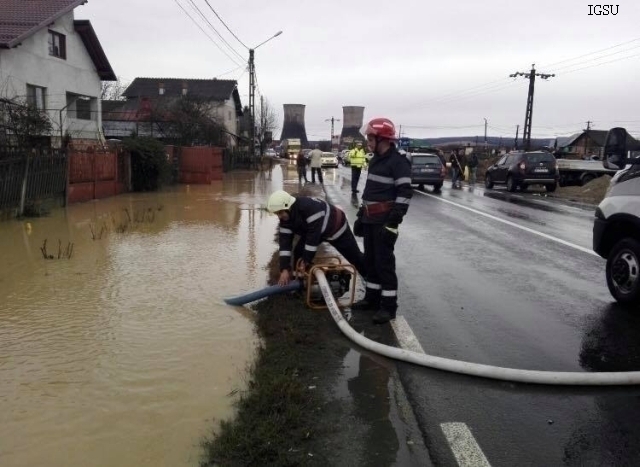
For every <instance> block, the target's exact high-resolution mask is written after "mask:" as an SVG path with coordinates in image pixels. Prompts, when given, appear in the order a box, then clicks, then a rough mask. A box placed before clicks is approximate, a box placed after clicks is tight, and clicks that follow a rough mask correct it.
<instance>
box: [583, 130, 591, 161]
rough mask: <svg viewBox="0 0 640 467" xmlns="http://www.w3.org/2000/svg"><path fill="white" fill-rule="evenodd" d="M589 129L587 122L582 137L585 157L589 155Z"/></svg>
mask: <svg viewBox="0 0 640 467" xmlns="http://www.w3.org/2000/svg"><path fill="white" fill-rule="evenodd" d="M590 129H591V121H587V129H586V130H585V135H584V155H585V157H586V156H587V154H589V130H590Z"/></svg>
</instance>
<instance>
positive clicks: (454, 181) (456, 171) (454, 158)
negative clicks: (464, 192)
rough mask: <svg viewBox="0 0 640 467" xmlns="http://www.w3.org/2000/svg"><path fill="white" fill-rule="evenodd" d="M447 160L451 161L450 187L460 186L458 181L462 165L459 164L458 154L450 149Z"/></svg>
mask: <svg viewBox="0 0 640 467" xmlns="http://www.w3.org/2000/svg"><path fill="white" fill-rule="evenodd" d="M449 162H450V163H451V188H462V184H461V182H460V178H461V177H462V166H461V165H460V159H459V158H458V155H457V154H456V153H455V152H454V151H452V152H451V156H449Z"/></svg>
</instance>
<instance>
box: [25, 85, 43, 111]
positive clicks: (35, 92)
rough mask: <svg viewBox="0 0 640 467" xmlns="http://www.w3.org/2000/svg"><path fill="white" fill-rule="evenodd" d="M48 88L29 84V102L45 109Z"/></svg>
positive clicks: (40, 108) (37, 107)
mask: <svg viewBox="0 0 640 467" xmlns="http://www.w3.org/2000/svg"><path fill="white" fill-rule="evenodd" d="M45 94H46V88H43V87H40V86H33V85H32V84H27V104H29V105H30V106H31V107H34V108H36V109H39V110H44V109H45V100H44V96H45Z"/></svg>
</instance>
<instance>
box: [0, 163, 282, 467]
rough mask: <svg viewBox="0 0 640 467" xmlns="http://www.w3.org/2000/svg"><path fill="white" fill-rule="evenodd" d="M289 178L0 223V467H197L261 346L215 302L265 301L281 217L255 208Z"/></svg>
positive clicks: (247, 315)
mask: <svg viewBox="0 0 640 467" xmlns="http://www.w3.org/2000/svg"><path fill="white" fill-rule="evenodd" d="M284 176H286V174H283V173H282V172H281V171H280V170H279V168H278V169H277V170H274V171H273V172H272V174H264V173H257V172H239V173H232V174H226V175H225V180H224V181H223V182H215V183H214V184H212V185H211V186H185V185H179V186H177V187H174V188H170V189H169V190H168V191H165V192H162V193H146V194H131V195H122V196H119V197H115V198H111V199H106V200H100V201H95V202H90V203H85V204H80V205H73V206H70V207H69V208H67V209H66V210H64V209H59V210H57V211H54V212H52V213H51V215H50V216H48V217H43V218H38V219H28V220H27V221H11V222H4V223H0V258H1V264H2V267H1V269H0V465H2V466H11V467H21V466H36V465H47V466H65V467H74V466H86V465H92V466H114V465H118V466H176V465H197V462H198V460H199V457H200V446H199V444H200V442H201V441H202V439H203V438H204V437H205V436H208V435H209V434H210V432H211V429H212V428H213V427H214V423H216V422H217V421H219V420H220V419H227V418H230V417H231V416H232V414H233V408H232V403H233V401H234V394H235V393H236V392H237V390H239V389H242V388H243V387H244V384H245V383H246V378H247V373H246V370H247V368H248V366H249V365H250V364H251V362H252V358H253V355H254V349H255V346H256V344H257V338H256V336H255V333H254V328H253V321H252V313H251V311H250V310H246V309H239V308H232V307H228V306H226V305H224V303H223V301H222V299H223V297H225V296H229V295H235V294H237V293H238V292H242V291H247V290H252V289H256V288H260V287H262V286H264V284H265V281H266V277H267V271H266V269H265V267H266V265H267V263H268V261H269V260H270V258H271V256H272V254H273V252H274V251H275V249H276V246H275V244H274V234H275V227H276V224H277V218H275V216H269V215H268V214H267V213H266V212H264V211H260V210H257V209H255V207H258V206H259V205H261V204H263V203H265V200H266V196H268V194H269V193H270V192H271V191H273V190H275V189H278V188H280V187H281V186H282V180H283V178H284ZM271 178H273V180H271ZM45 240H46V241H47V244H46V250H47V251H46V253H47V255H48V256H51V257H52V258H53V259H44V258H43V253H42V251H41V248H42V247H43V243H44V241H45ZM71 244H72V245H71ZM69 254H70V255H71V258H70V259H69V258H66V257H65V256H69ZM58 256H60V259H58Z"/></svg>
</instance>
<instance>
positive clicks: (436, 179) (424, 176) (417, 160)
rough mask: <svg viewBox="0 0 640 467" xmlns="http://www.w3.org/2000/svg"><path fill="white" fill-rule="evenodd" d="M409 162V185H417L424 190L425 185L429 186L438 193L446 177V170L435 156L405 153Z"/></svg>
mask: <svg viewBox="0 0 640 467" xmlns="http://www.w3.org/2000/svg"><path fill="white" fill-rule="evenodd" d="M406 157H407V159H409V161H410V162H411V184H412V185H418V188H419V189H420V190H424V186H425V185H431V186H432V187H433V190H434V191H440V189H441V188H442V184H443V182H444V177H445V176H446V175H447V168H446V166H445V164H443V163H442V160H441V159H440V158H439V157H438V155H437V154H429V153H406Z"/></svg>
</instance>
